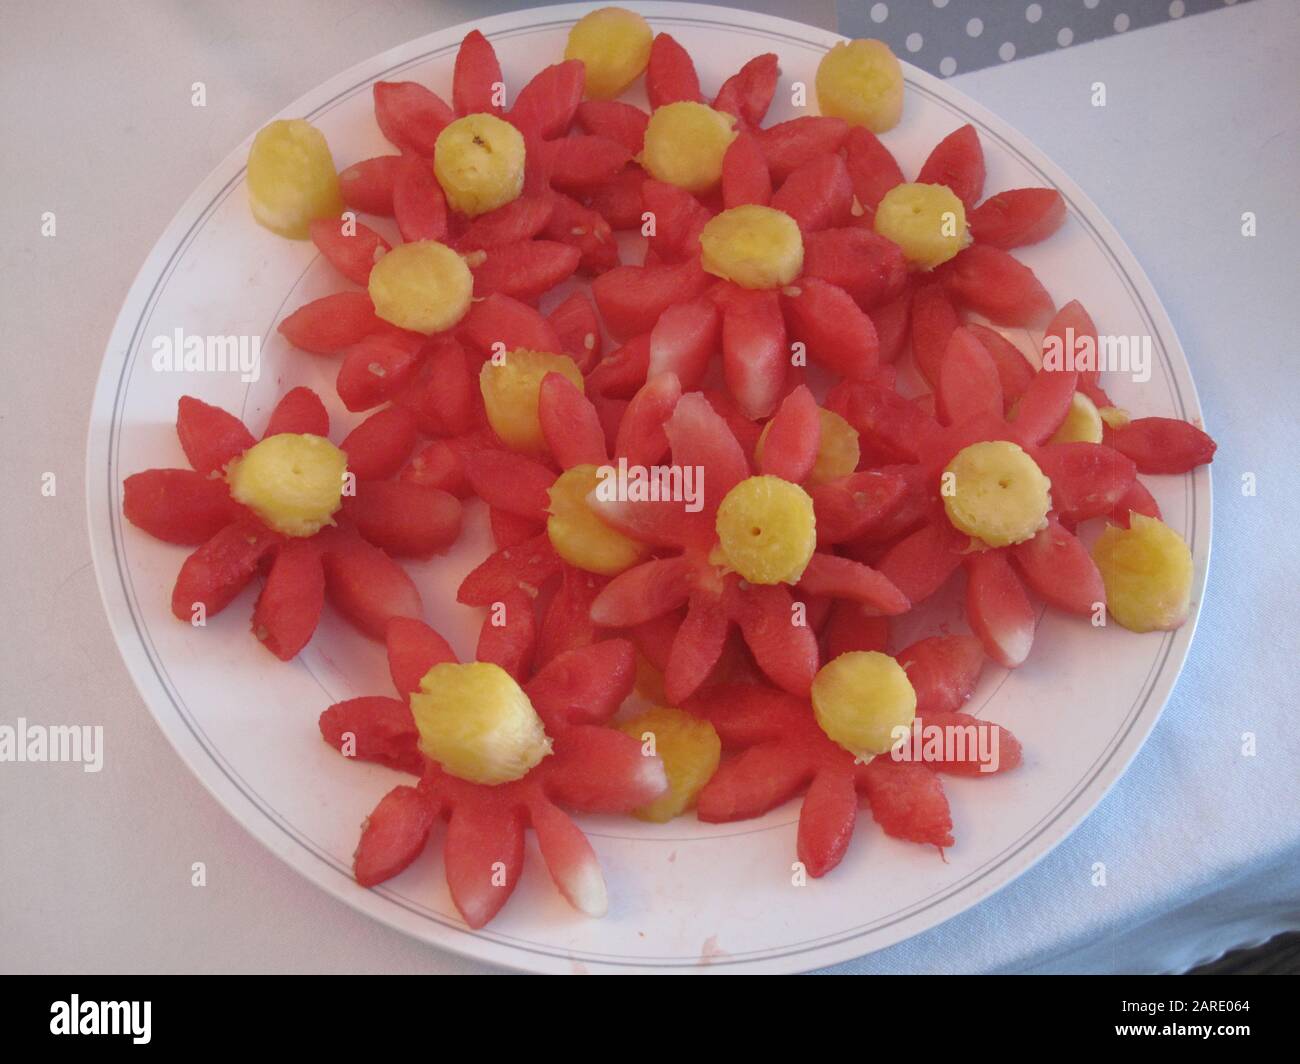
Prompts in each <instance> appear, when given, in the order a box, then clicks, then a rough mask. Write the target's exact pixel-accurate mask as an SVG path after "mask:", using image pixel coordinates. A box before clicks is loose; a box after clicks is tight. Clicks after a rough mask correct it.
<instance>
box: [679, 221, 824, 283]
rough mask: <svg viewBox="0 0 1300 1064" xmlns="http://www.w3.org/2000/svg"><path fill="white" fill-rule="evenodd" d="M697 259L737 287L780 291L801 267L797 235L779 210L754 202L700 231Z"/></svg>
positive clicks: (800, 238)
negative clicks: (698, 256)
mask: <svg viewBox="0 0 1300 1064" xmlns="http://www.w3.org/2000/svg"><path fill="white" fill-rule="evenodd" d="M700 261H701V263H702V265H703V266H704V268H705V270H707V271H708V272H709V273H711V274H713V275H714V276H716V277H723V278H725V279H726V280H728V281H733V282H734V283H736V284H738V285H740V287H741V288H780V287H782V286H783V285H787V284H789V283H790V282H791V281H793V280H794V279H795V278H796V277H798V276H799V271H800V270H802V269H803V234H802V233H800V232H799V225H798V223H796V222H795V220H794V219H793V218H791V217H790V216H789V215H788V214H786V213H785V212H784V211H778V210H775V209H774V208H772V207H763V206H760V205H758V204H757V203H750V204H746V205H744V206H743V207H732V208H731V209H730V210H725V211H723V212H722V213H721V214H718V215H715V216H714V217H713V218H711V219H710V220H709V222H708V224H706V225H705V226H704V228H703V230H701V232H700Z"/></svg>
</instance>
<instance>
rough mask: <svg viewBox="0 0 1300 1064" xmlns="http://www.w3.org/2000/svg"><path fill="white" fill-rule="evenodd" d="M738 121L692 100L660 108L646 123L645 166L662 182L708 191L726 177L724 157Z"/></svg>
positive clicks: (643, 148) (734, 137)
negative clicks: (723, 175)
mask: <svg viewBox="0 0 1300 1064" xmlns="http://www.w3.org/2000/svg"><path fill="white" fill-rule="evenodd" d="M735 122H736V120H735V118H733V117H732V116H731V115H729V114H725V113H724V112H722V111H715V110H714V109H713V108H712V107H706V106H705V105H704V104H702V103H692V102H690V101H688V100H682V101H679V102H678V103H670V104H665V105H664V106H663V107H656V108H655V110H654V112H653V113H652V114H651V115H650V122H649V123H648V124H647V126H646V131H645V144H644V146H643V147H642V149H641V155H640V162H641V165H642V166H644V167H645V168H646V170H648V171H649V172H650V176H651V177H654V178H657V179H658V180H660V181H666V182H668V184H670V185H678V186H680V187H681V188H684V189H687V190H688V191H691V192H707V191H708V190H709V189H711V188H712V187H713V186H714V185H716V184H717V183H718V182H719V181H720V180H721V179H722V157H723V156H724V155H726V153H727V148H728V147H729V146H730V145H731V142H732V141H733V140H735V139H736V131H735V129H734V128H733V126H734V125H735Z"/></svg>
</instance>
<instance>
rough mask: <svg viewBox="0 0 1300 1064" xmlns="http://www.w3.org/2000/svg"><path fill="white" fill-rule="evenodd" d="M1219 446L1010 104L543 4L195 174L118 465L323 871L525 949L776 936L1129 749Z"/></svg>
mask: <svg viewBox="0 0 1300 1064" xmlns="http://www.w3.org/2000/svg"><path fill="white" fill-rule="evenodd" d="M236 350H238V351H239V352H240V353H241V354H246V355H248V357H247V358H226V357H222V356H223V354H229V353H230V352H232V351H236ZM1214 450H1215V444H1214V441H1213V439H1212V438H1211V436H1210V435H1209V434H1207V432H1206V431H1205V427H1204V425H1203V423H1202V417H1201V411H1200V409H1199V406H1198V404H1197V400H1196V393H1195V388H1194V385H1193V383H1192V380H1191V375H1190V371H1189V369H1188V365H1187V361H1186V358H1185V356H1184V354H1183V352H1182V349H1181V347H1180V346H1179V343H1178V340H1177V337H1176V335H1175V333H1174V330H1173V327H1172V325H1171V324H1170V322H1169V320H1168V317H1167V316H1166V314H1165V312H1164V311H1163V309H1162V308H1161V306H1160V303H1159V300H1158V298H1157V297H1156V295H1155V293H1154V291H1153V290H1152V287H1151V285H1150V283H1149V282H1148V281H1147V279H1146V278H1145V276H1144V275H1143V273H1142V271H1141V269H1140V267H1139V266H1138V265H1137V263H1136V262H1135V261H1134V259H1133V256H1132V255H1131V253H1130V252H1129V251H1128V250H1127V248H1126V247H1125V246H1124V244H1123V242H1122V240H1121V239H1120V237H1119V236H1118V235H1117V234H1116V233H1115V232H1114V231H1113V229H1112V228H1111V227H1110V226H1109V224H1108V223H1106V221H1105V219H1104V218H1102V217H1101V216H1100V214H1099V212H1098V211H1097V210H1096V208H1095V207H1094V206H1093V205H1092V204H1091V203H1090V202H1089V201H1088V200H1087V198H1086V196H1085V195H1084V194H1083V192H1082V191H1081V190H1080V189H1078V188H1077V187H1076V186H1075V185H1074V184H1073V182H1071V181H1070V180H1069V178H1068V177H1067V176H1066V175H1065V174H1064V173H1063V172H1062V171H1061V170H1060V169H1059V168H1058V167H1056V166H1055V165H1054V164H1052V163H1051V162H1049V161H1048V160H1046V159H1044V158H1043V157H1042V155H1041V153H1039V152H1038V151H1037V150H1036V149H1034V148H1033V146H1032V145H1030V144H1029V143H1028V142H1027V141H1026V140H1025V139H1024V138H1023V137H1021V136H1020V135H1018V134H1016V133H1015V132H1014V131H1013V130H1011V129H1010V128H1009V127H1007V126H1006V124H1005V123H1003V122H1001V121H1000V120H998V119H996V118H995V117H993V116H992V115H989V114H988V113H987V112H985V111H984V110H983V109H982V108H980V107H979V106H978V105H977V104H975V103H974V102H972V101H970V100H968V99H966V98H965V97H963V96H962V95H961V94H960V93H958V92H956V91H955V90H954V89H952V88H951V86H949V85H947V84H945V83H943V82H942V81H940V80H939V79H936V78H933V77H931V76H929V75H927V74H925V73H923V72H920V71H918V70H916V69H914V68H911V67H909V66H907V65H906V64H904V63H902V62H900V61H899V60H898V59H897V58H896V57H895V56H894V55H893V54H892V53H891V52H890V50H889V48H888V47H887V46H886V45H884V44H883V43H882V42H879V41H873V40H855V41H846V40H843V39H841V38H838V37H836V36H835V35H834V34H830V33H828V32H825V31H821V30H816V29H812V28H810V27H806V26H802V25H799V24H797V23H794V22H790V21H787V20H783V19H777V18H771V17H767V16H757V15H753V14H751V13H747V12H746V13H744V14H743V17H740V13H737V12H728V11H727V9H724V8H712V7H705V6H700V5H693V4H676V3H647V4H642V5H636V6H635V9H632V8H621V7H605V8H592V7H591V6H588V5H566V6H559V7H549V8H541V9H533V10H529V11H525V12H521V13H517V14H513V15H502V16H497V17H494V18H489V19H484V20H482V21H481V22H479V23H477V24H475V25H472V26H468V25H467V26H462V27H455V28H452V29H447V30H442V31H439V32H437V33H434V34H431V35H430V36H429V37H427V38H424V39H422V40H419V41H413V42H411V43H410V44H408V45H404V46H402V47H399V48H397V49H394V50H393V51H391V52H390V53H386V54H385V55H383V56H379V57H376V58H375V59H374V60H371V61H368V62H367V63H364V64H362V65H361V66H359V67H357V68H355V69H354V70H352V71H348V72H346V73H344V74H342V75H340V76H339V77H337V78H335V79H334V80H332V81H330V82H329V83H327V84H326V85H324V86H322V87H321V88H319V89H318V90H316V91H314V92H312V93H310V94H309V95H308V96H307V97H305V98H303V99H302V100H299V101H297V102H295V103H294V104H293V105H291V106H290V107H288V108H286V109H285V110H284V111H282V112H281V113H280V114H279V115H277V116H276V117H275V118H273V119H272V120H270V121H268V122H267V123H266V124H264V125H263V126H262V128H260V129H259V130H258V131H257V132H256V133H255V134H254V135H253V136H251V137H250V138H249V140H248V141H247V142H246V143H245V144H244V145H242V146H240V147H239V148H238V149H237V150H236V151H235V152H234V153H232V155H231V157H230V158H229V159H228V160H227V161H226V162H225V163H223V164H222V165H221V166H220V167H219V168H218V169H217V170H216V171H215V172H214V173H213V175H212V176H211V178H210V179H209V180H208V181H206V182H205V183H204V184H203V185H202V186H201V187H200V188H199V189H198V190H196V192H195V193H194V195H193V197H192V198H191V200H190V201H189V202H188V203H187V204H186V205H185V206H184V207H182V209H181V211H180V212H179V214H178V215H177V217H176V219H175V220H174V221H173V222H172V224H171V225H170V227H169V228H168V230H167V231H166V233H165V234H164V235H163V237H162V238H161V239H160V241H159V243H158V245H157V247H156V248H155V250H154V252H153V253H152V254H151V256H150V258H149V260H148V261H147V262H146V263H145V265H144V267H143V268H142V270H141V272H140V275H139V277H138V278H137V280H136V282H135V284H134V285H133V287H132V290H131V292H130V294H129V296H128V298H127V301H126V305H125V306H124V308H123V311H122V314H121V316H120V318H119V321H118V324H117V326H116V328H115V331H114V334H113V336H112V338H111V340H110V342H109V346H108V349H107V352H106V354H105V359H104V364H103V368H102V371H101V377H100V382H99V388H98V391H97V395H96V402H95V409H94V413H93V415H92V425H91V435H90V444H89V450H88V474H89V475H88V483H89V484H90V491H89V500H88V501H89V507H90V514H91V528H92V541H93V547H94V551H95V557H96V567H97V572H98V575H99V580H100V586H101V591H102V593H103V596H104V600H105V604H106V607H107V610H108V614H109V617H110V621H111V623H112V625H113V628H114V632H115V636H116V638H117V641H118V644H119V647H120V648H121V650H122V653H123V656H124V658H125V660H126V661H127V664H128V667H129V668H130V669H131V672H132V675H133V678H134V679H135V681H136V683H137V685H138V686H139V688H140V690H141V692H142V694H143V696H144V698H145V701H146V704H147V705H148V706H149V708H150V710H151V712H152V713H153V714H154V716H155V717H156V718H157V720H158V722H159V725H160V726H161V727H162V728H163V730H164V732H165V733H166V734H167V736H168V738H169V739H170V740H171V741H172V743H173V744H174V745H175V746H176V748H177V750H178V752H179V753H180V754H181V756H182V757H183V758H184V759H185V760H186V761H187V763H188V764H189V765H190V767H191V769H192V770H193V771H194V772H195V774H196V775H197V776H198V777H199V778H200V779H201V780H202V781H203V782H204V784H205V785H206V786H207V787H208V788H209V789H210V790H211V791H212V792H213V794H214V795H216V796H217V798H218V799H219V800H220V801H222V803H223V804H225V805H226V807H227V808H228V809H229V810H230V811H231V813H232V814H233V815H234V816H235V817H236V818H237V819H238V820H239V821H240V822H241V823H242V824H243V825H244V826H245V827H246V828H247V829H248V830H249V831H250V833H252V834H253V835H254V836H255V837H257V838H258V839H259V840H261V841H262V842H263V843H264V844H266V845H267V846H268V847H269V848H271V849H272V850H273V851H274V852H275V853H277V854H279V855H280V856H281V857H283V858H284V859H285V860H286V861H287V862H288V863H289V864H291V865H292V866H293V867H294V868H295V869H297V870H298V871H300V872H301V873H302V874H304V875H305V876H307V877H308V878H310V879H311V880H313V881H314V882H316V883H318V884H319V885H320V886H322V887H323V888H324V889H326V890H328V891H330V892H331V893H333V894H335V895H336V896H338V897H340V898H342V899H343V900H345V901H346V902H348V903H349V904H351V905H353V906H354V907H356V908H357V909H359V910H361V911H362V912H365V913H367V914H369V915H371V916H373V917H375V918H377V919H379V920H382V921H384V922H386V923H388V924H389V925H391V926H393V927H396V928H399V929H401V930H403V931H405V932H407V933H409V934H413V935H416V936H419V937H421V938H423V939H425V940H426V941H428V942H430V943H432V944H435V945H437V946H441V947H444V948H448V949H452V950H455V951H458V952H461V953H464V954H466V955H469V956H472V957H475V958H478V959H481V960H484V961H488V962H491V963H494V964H500V965H507V966H513V967H517V968H523V969H529V970H538V971H627V970H639V971H689V970H701V969H710V970H717V971H797V970H807V969H811V968H815V967H819V966H822V965H826V964H830V963H834V962H835V961H839V960H844V959H847V958H851V957H855V956H859V955H862V954H864V953H867V952H870V951H872V950H876V949H880V948H883V947H885V946H888V945H891V944H893V943H896V942H898V941H900V940H902V939H904V938H906V937H908V936H910V935H913V934H916V933H919V932H921V931H924V930H926V929H928V928H930V927H932V926H934V925H936V924H939V923H941V922H942V921H944V920H947V919H949V918H951V917H953V916H955V915H957V914H958V913H960V912H962V911H963V910H965V909H967V908H969V907H970V906H972V905H974V904H976V903H977V902H978V901H980V900H981V899H983V898H985V897H987V896H988V895H989V894H990V893H992V892H993V891H995V890H997V889H999V888H1000V887H1002V886H1004V885H1005V884H1007V883H1008V882H1010V881H1011V880H1012V879H1013V878H1015V876H1017V875H1019V874H1020V873H1021V872H1023V871H1025V870H1026V869H1027V868H1028V867H1029V866H1030V865H1032V864H1033V863H1034V862H1035V861H1036V860H1038V859H1040V858H1041V857H1043V856H1044V855H1045V854H1046V853H1048V852H1049V851H1050V850H1051V849H1052V847H1054V846H1055V845H1056V844H1058V843H1059V842H1060V841H1061V840H1062V839H1064V838H1065V837H1066V835H1068V833H1069V832H1070V831H1071V830H1072V829H1073V828H1074V827H1075V826H1077V824H1078V823H1079V822H1080V821H1081V820H1082V818H1083V817H1084V816H1085V815H1086V814H1087V812H1088V811H1089V810H1090V809H1091V808H1092V806H1093V805H1095V803H1096V802H1097V801H1098V800H1099V799H1100V798H1101V796H1102V795H1103V794H1104V793H1105V791H1106V789H1107V788H1108V787H1109V786H1111V785H1112V784H1113V783H1114V782H1115V780H1116V779H1118V778H1119V776H1120V775H1121V774H1122V773H1123V771H1124V770H1125V768H1126V766H1127V765H1128V763H1129V762H1130V761H1131V759H1132V758H1133V756H1134V754H1135V753H1136V752H1137V750H1138V748H1139V747H1140V745H1141V743H1142V741H1143V739H1144V738H1145V736H1146V735H1147V734H1148V732H1149V731H1150V729H1151V728H1152V726H1153V725H1154V724H1155V721H1156V718H1157V716H1158V715H1159V712H1160V709H1161V707H1162V705H1163V703H1164V701H1165V699H1166V698H1167V696H1168V693H1169V691H1170V689H1171V687H1172V685H1173V683H1174V681H1175V679H1176V677H1177V674H1178V670H1179V668H1180V666H1181V663H1182V661H1183V658H1184V656H1185V654H1186V650H1187V647H1188V644H1189V642H1190V640H1191V636H1192V631H1193V629H1194V626H1195V618H1196V611H1197V606H1198V603H1199V600H1200V597H1201V590H1202V588H1203V586H1204V581H1205V578H1206V567H1207V564H1208V557H1209V540H1210V519H1209V513H1210V495H1209V478H1208V473H1207V465H1208V463H1209V462H1211V460H1212V458H1213V454H1214Z"/></svg>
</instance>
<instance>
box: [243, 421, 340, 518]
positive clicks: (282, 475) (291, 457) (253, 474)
mask: <svg viewBox="0 0 1300 1064" xmlns="http://www.w3.org/2000/svg"><path fill="white" fill-rule="evenodd" d="M347 470H348V456H347V455H346V454H344V453H343V452H342V451H341V450H339V448H337V447H335V446H334V444H332V443H330V441H329V440H327V439H325V438H324V437H322V436H311V435H306V434H302V435H299V434H297V433H292V432H282V433H280V434H279V435H277V436H268V437H267V438H266V439H264V440H262V441H260V442H259V443H255V444H253V446H252V447H250V448H249V449H248V450H247V451H245V452H244V453H243V454H242V455H240V456H239V457H238V458H236V459H235V460H234V461H232V462H231V463H230V464H229V465H228V466H227V467H226V482H227V483H228V484H229V485H230V495H231V497H232V498H233V499H234V500H235V501H236V502H238V503H242V504H243V505H244V506H247V507H248V508H249V509H250V510H252V511H253V512H254V513H255V514H257V516H258V517H260V518H261V519H262V520H263V521H265V522H266V523H267V525H269V526H270V527H271V528H273V529H275V530H276V531H277V532H280V533H283V534H284V535H286V536H313V535H315V534H316V533H317V532H319V531H320V530H321V529H322V528H324V527H325V526H326V525H331V524H333V523H334V522H333V521H332V520H331V518H332V517H333V515H334V512H335V511H336V510H338V508H339V506H340V505H341V504H342V502H343V477H344V474H345V473H347Z"/></svg>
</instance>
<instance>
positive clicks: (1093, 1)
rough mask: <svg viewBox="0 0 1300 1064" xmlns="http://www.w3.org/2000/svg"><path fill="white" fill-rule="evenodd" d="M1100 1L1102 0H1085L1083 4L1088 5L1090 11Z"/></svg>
mask: <svg viewBox="0 0 1300 1064" xmlns="http://www.w3.org/2000/svg"><path fill="white" fill-rule="evenodd" d="M1100 2H1101V0H1083V6H1084V7H1086V8H1087V9H1088V10H1089V11H1091V10H1092V9H1093V8H1094V7H1096V6H1097V4H1098V3H1100Z"/></svg>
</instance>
